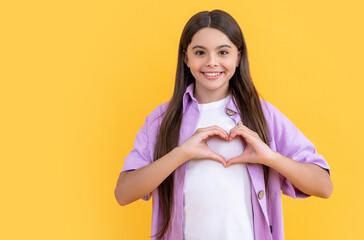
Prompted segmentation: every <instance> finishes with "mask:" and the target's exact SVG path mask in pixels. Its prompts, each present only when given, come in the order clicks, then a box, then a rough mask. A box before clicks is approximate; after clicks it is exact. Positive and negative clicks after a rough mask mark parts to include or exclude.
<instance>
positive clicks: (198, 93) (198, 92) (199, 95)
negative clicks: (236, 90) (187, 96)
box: [193, 86, 229, 104]
mask: <svg viewBox="0 0 364 240" xmlns="http://www.w3.org/2000/svg"><path fill="white" fill-rule="evenodd" d="M228 95H229V89H228V88H227V89H218V90H214V91H209V90H202V89H199V88H198V87H197V86H195V90H194V92H193V96H194V97H195V98H196V100H197V102H198V103H199V104H205V103H210V102H216V101H219V100H221V99H224V98H226V97H227V96H228Z"/></svg>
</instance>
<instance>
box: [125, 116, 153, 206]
mask: <svg viewBox="0 0 364 240" xmlns="http://www.w3.org/2000/svg"><path fill="white" fill-rule="evenodd" d="M149 144H150V141H149V139H148V117H147V118H146V120H145V123H144V125H143V126H142V127H141V128H140V130H139V131H138V133H137V135H136V137H135V140H134V144H133V149H132V150H131V151H130V152H129V154H128V155H127V156H126V157H125V160H124V166H123V169H122V170H121V172H125V171H130V170H136V169H139V168H143V167H145V166H147V165H148V164H150V163H152V162H153V159H152V158H151V154H150V150H149V149H150V148H149V147H150V146H149ZM150 197H151V193H150V194H148V195H147V196H144V197H143V198H142V199H143V200H149V199H150Z"/></svg>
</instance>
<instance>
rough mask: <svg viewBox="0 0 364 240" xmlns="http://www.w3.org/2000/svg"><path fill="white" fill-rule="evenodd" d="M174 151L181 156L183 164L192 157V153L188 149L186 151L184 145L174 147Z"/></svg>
mask: <svg viewBox="0 0 364 240" xmlns="http://www.w3.org/2000/svg"><path fill="white" fill-rule="evenodd" d="M173 151H175V152H176V154H177V155H178V156H179V159H180V160H181V164H183V163H185V162H187V161H188V160H190V159H191V158H192V154H191V153H190V152H188V151H186V150H185V149H184V148H183V147H181V146H178V147H176V148H174V149H173Z"/></svg>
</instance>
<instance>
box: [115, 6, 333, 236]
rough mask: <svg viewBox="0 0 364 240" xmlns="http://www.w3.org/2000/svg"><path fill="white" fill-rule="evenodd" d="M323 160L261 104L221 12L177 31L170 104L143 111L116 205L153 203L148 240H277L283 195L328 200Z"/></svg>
mask: <svg viewBox="0 0 364 240" xmlns="http://www.w3.org/2000/svg"><path fill="white" fill-rule="evenodd" d="M332 189H333V186H332V183H331V180H330V169H329V166H328V164H327V162H326V161H325V159H324V158H323V157H322V156H321V155H319V154H317V152H316V149H315V147H314V145H313V144H312V143H311V142H310V141H309V140H308V139H307V138H306V137H305V136H304V135H303V134H302V133H301V132H300V131H299V130H298V129H297V128H296V127H295V126H294V125H293V124H292V122H291V121H290V120H288V119H287V118H286V117H285V116H284V115H283V114H282V113H281V112H279V110H278V109H277V108H275V107H274V106H273V105H272V104H270V103H268V102H266V101H264V100H261V99H259V97H258V93H257V91H256V89H255V87H254V85H253V82H252V80H251V77H250V73H249V64H248V58H247V49H246V45H245V40H244V37H243V35H242V32H241V29H240V27H239V26H238V24H237V22H236V21H235V20H234V19H233V18H232V17H231V16H230V15H229V14H228V13H226V12H224V11H221V10H214V11H211V12H208V11H204V12H199V13H197V14H196V15H194V16H193V17H192V18H191V19H190V20H189V21H188V22H187V24H186V26H185V27H184V29H183V32H182V36H181V39H180V44H179V52H178V63H177V74H176V81H175V88H174V93H173V96H172V99H171V100H170V101H169V102H167V103H164V104H162V105H160V106H158V107H157V108H156V109H155V110H154V111H153V112H152V113H150V114H149V115H148V116H147V118H146V121H145V124H144V126H142V128H141V129H140V130H139V132H138V133H137V136H136V139H135V142H134V149H133V150H132V151H131V152H130V153H129V154H128V155H127V157H126V159H125V161H124V167H123V169H122V172H121V173H120V176H119V179H118V182H117V186H116V189H115V197H116V199H117V201H118V202H119V204H120V205H127V204H129V203H131V202H134V201H135V200H137V199H139V198H143V199H144V200H148V199H149V198H150V197H151V196H153V214H152V239H173V240H174V239H176V240H179V239H186V240H189V239H203V240H205V239H208V240H211V239H224V240H231V239H255V240H260V239H261V240H269V239H274V240H278V239H283V238H284V233H283V217H282V201H281V191H282V192H283V193H284V194H286V195H288V196H291V197H294V198H305V197H307V196H309V195H314V196H318V197H322V198H328V197H329V196H330V195H331V192H332Z"/></svg>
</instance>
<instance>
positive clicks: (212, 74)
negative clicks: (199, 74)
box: [204, 73, 220, 77]
mask: <svg viewBox="0 0 364 240" xmlns="http://www.w3.org/2000/svg"><path fill="white" fill-rule="evenodd" d="M204 74H205V75H207V76H210V77H215V76H217V75H219V74H220V73H204Z"/></svg>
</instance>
